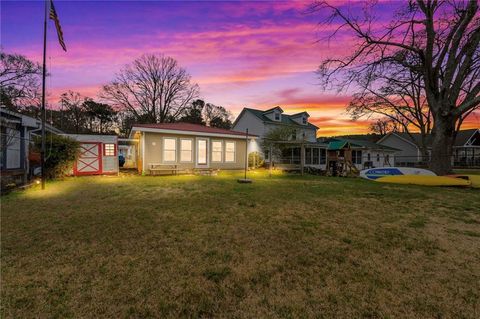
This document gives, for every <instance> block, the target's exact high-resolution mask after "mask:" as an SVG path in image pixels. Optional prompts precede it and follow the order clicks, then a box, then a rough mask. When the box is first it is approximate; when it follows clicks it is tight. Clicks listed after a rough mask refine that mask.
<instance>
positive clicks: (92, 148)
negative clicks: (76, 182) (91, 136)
mask: <svg viewBox="0 0 480 319" xmlns="http://www.w3.org/2000/svg"><path fill="white" fill-rule="evenodd" d="M101 145H102V144H101V143H94V142H92V143H89V142H82V143H80V156H79V157H78V160H77V162H76V163H75V165H74V167H73V172H74V174H75V175H95V174H101V173H102V147H101Z"/></svg>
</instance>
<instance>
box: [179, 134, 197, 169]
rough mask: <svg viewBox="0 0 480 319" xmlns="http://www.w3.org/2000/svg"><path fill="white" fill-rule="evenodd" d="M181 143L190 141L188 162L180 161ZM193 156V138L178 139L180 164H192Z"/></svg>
mask: <svg viewBox="0 0 480 319" xmlns="http://www.w3.org/2000/svg"><path fill="white" fill-rule="evenodd" d="M182 141H190V160H189V161H184V160H182V152H183V149H182ZM194 156H195V154H194V152H193V138H180V158H179V160H180V163H193V158H194Z"/></svg>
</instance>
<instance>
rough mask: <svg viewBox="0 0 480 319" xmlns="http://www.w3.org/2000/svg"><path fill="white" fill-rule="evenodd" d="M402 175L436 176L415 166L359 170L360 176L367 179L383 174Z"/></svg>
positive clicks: (382, 175)
mask: <svg viewBox="0 0 480 319" xmlns="http://www.w3.org/2000/svg"><path fill="white" fill-rule="evenodd" d="M404 175H414V176H417V175H421V176H436V174H435V173H434V172H432V171H429V170H427V169H423V168H415V167H377V168H369V169H364V170H363V171H361V172H360V177H362V178H365V179H368V180H376V179H377V178H380V177H384V176H404Z"/></svg>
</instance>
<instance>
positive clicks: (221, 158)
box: [210, 140, 225, 163]
mask: <svg viewBox="0 0 480 319" xmlns="http://www.w3.org/2000/svg"><path fill="white" fill-rule="evenodd" d="M213 143H220V160H219V161H215V160H214V159H213V152H214V149H213ZM224 148H225V147H224V145H223V141H222V140H212V147H211V151H210V152H211V157H210V159H211V161H212V163H222V162H223V153H224V151H223V150H224Z"/></svg>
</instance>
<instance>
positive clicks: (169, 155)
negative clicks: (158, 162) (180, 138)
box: [163, 137, 177, 162]
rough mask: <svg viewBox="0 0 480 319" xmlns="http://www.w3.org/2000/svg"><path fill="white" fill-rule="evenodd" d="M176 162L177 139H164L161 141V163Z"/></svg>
mask: <svg viewBox="0 0 480 319" xmlns="http://www.w3.org/2000/svg"><path fill="white" fill-rule="evenodd" d="M176 160H177V139H176V138H169V137H166V138H164V139H163V161H164V162H175V161H176Z"/></svg>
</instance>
